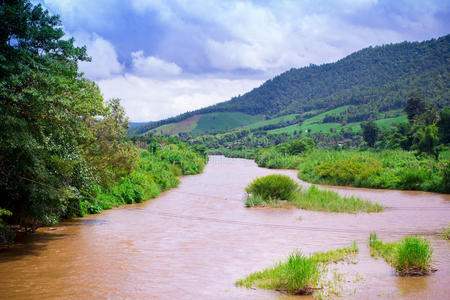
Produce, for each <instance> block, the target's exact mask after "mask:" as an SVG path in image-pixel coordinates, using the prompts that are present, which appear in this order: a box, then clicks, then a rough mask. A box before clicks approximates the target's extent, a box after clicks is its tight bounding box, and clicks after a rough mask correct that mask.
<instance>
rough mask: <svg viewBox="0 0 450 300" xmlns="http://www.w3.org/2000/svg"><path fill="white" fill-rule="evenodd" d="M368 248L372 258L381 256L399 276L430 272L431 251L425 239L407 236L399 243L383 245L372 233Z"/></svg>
mask: <svg viewBox="0 0 450 300" xmlns="http://www.w3.org/2000/svg"><path fill="white" fill-rule="evenodd" d="M369 247H370V254H371V255H372V256H374V257H378V256H381V257H382V258H383V259H384V260H385V261H386V262H387V263H388V264H390V265H391V266H392V267H394V268H395V270H396V272H397V273H398V274H399V275H400V276H419V275H426V274H429V273H430V272H431V271H432V268H431V258H432V255H433V249H432V248H431V245H430V242H429V241H428V240H427V239H424V238H420V237H417V236H407V237H405V238H403V239H402V240H401V241H399V242H393V243H383V242H382V241H380V240H379V239H378V238H377V235H376V234H375V233H372V234H370V238H369Z"/></svg>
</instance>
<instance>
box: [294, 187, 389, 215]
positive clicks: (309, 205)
mask: <svg viewBox="0 0 450 300" xmlns="http://www.w3.org/2000/svg"><path fill="white" fill-rule="evenodd" d="M293 203H294V204H295V206H297V207H298V208H301V209H307V210H317V211H329V212H346V213H358V212H368V213H369V212H382V211H383V206H381V205H380V204H378V203H372V202H370V201H367V200H362V199H360V198H357V197H354V196H351V197H342V196H340V195H339V194H338V193H336V192H335V191H330V190H319V189H318V188H317V187H316V186H314V185H312V186H311V187H310V188H309V189H307V190H304V191H303V190H301V191H300V192H298V193H297V194H296V198H295V199H294V201H293Z"/></svg>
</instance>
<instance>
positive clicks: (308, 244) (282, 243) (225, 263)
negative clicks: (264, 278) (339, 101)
mask: <svg viewBox="0 0 450 300" xmlns="http://www.w3.org/2000/svg"><path fill="white" fill-rule="evenodd" d="M273 173H278V174H286V175H289V176H291V177H292V178H296V171H293V170H268V169H263V168H258V167H257V166H256V164H255V163H254V162H252V161H250V160H243V159H230V158H224V157H220V156H212V157H211V159H210V162H209V164H208V165H207V166H206V168H205V170H204V172H203V173H202V174H200V175H195V176H187V177H183V178H182V179H181V184H180V186H179V187H178V188H176V189H173V190H170V191H168V192H165V193H163V194H162V195H161V196H160V197H158V198H157V199H153V200H150V201H148V202H146V203H141V204H136V205H128V206H124V207H120V208H117V209H113V210H109V211H105V212H103V213H102V214H99V215H91V216H87V217H85V218H80V219H75V220H71V221H68V222H63V223H60V224H58V225H57V226H55V227H54V228H41V229H39V231H38V232H37V233H36V234H34V235H31V236H28V237H24V238H21V239H20V240H19V241H18V243H17V244H16V245H15V246H14V247H12V248H10V249H6V250H2V251H0V287H1V292H0V298H2V299H49V298H50V299H51V298H59V299H61V298H66V299H72V298H96V299H105V298H109V299H111V298H121V299H123V298H128V299H278V298H279V297H280V294H279V293H277V292H273V291H265V290H255V289H245V288H237V287H235V286H234V282H235V281H236V280H237V279H240V278H242V277H244V276H245V275H247V274H249V273H250V272H253V271H257V270H260V269H262V268H265V267H268V266H270V265H272V264H273V263H274V262H276V261H277V260H279V259H283V258H285V257H286V256H287V255H288V254H289V253H290V252H291V251H293V250H295V249H298V250H301V251H303V252H304V253H311V252H315V251H325V250H330V249H335V248H339V247H346V246H350V245H351V243H352V242H353V241H354V240H355V241H357V242H358V245H359V247H360V254H359V255H358V258H357V261H358V263H357V264H350V265H339V266H337V267H336V268H338V270H339V272H342V273H343V274H344V277H345V280H346V282H345V287H346V288H345V290H344V296H345V298H355V299H361V298H363V299H372V298H373V299H380V298H392V299H399V298H404V299H427V298H428V299H445V298H446V297H447V296H448V295H449V294H450V243H449V242H447V241H443V240H441V239H440V238H439V237H438V236H437V232H439V231H440V230H442V229H443V228H445V227H446V226H447V224H448V222H450V196H449V195H441V194H434V193H424V192H404V191H387V190H370V189H357V188H347V187H344V188H336V187H329V188H333V189H335V190H336V191H338V192H339V193H341V194H343V195H356V196H359V197H362V198H364V199H367V200H371V201H376V202H379V203H380V204H382V205H384V206H386V207H387V209H386V211H385V212H383V213H372V214H366V213H362V214H356V215H353V214H337V213H324V212H312V211H304V210H299V209H273V208H252V209H248V208H245V206H244V200H245V194H244V189H245V186H247V184H248V183H249V182H250V181H251V180H253V179H254V178H256V177H260V176H264V175H268V174H273ZM296 180H297V181H298V182H300V181H299V180H298V179H296ZM302 184H304V185H308V184H306V183H302ZM370 232H377V234H378V235H379V237H380V238H381V239H383V240H385V241H392V240H396V239H398V238H400V237H402V236H403V235H405V234H416V233H419V234H422V235H425V236H427V237H428V238H429V239H431V240H432V244H433V247H434V250H435V253H434V265H435V266H436V268H438V271H437V272H436V273H434V274H433V275H431V276H428V277H418V278H401V277H397V276H395V274H394V273H393V271H392V269H391V267H390V266H388V265H387V264H386V263H385V262H384V261H383V260H381V259H378V260H374V259H373V258H371V257H370V255H369V251H368V248H367V241H368V238H369V233H370ZM347 281H349V282H347ZM293 298H294V297H293ZM295 298H297V297H295Z"/></svg>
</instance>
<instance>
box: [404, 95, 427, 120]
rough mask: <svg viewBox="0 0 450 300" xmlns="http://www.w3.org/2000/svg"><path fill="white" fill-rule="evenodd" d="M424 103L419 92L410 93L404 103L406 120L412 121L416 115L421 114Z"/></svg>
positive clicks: (424, 106)
mask: <svg viewBox="0 0 450 300" xmlns="http://www.w3.org/2000/svg"><path fill="white" fill-rule="evenodd" d="M425 109H426V103H425V102H424V101H423V99H422V95H421V94H420V93H417V92H415V93H412V94H411V95H410V96H409V98H408V100H407V101H406V105H405V108H404V110H405V112H406V114H407V115H408V120H409V122H410V123H413V122H414V121H415V120H416V118H417V116H418V115H421V114H422V113H424V112H425Z"/></svg>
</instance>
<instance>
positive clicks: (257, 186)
mask: <svg viewBox="0 0 450 300" xmlns="http://www.w3.org/2000/svg"><path fill="white" fill-rule="evenodd" d="M270 176H272V175H270ZM277 176H283V175H277ZM284 177H287V176H284ZM263 178H264V177H263ZM288 178H289V177H288ZM261 179H262V178H259V179H257V180H255V181H254V182H253V183H252V184H254V186H252V189H251V190H250V188H249V187H247V193H248V192H249V191H252V194H251V195H249V196H248V197H247V200H246V202H245V205H246V206H247V207H253V206H271V207H280V206H282V205H283V204H290V205H294V206H296V207H298V208H301V209H308V210H317V211H329V212H346V213H358V212H381V211H383V206H381V205H380V204H378V203H371V202H369V201H366V200H362V199H360V198H357V197H354V196H351V197H343V196H340V195H339V194H338V193H336V192H335V191H330V190H322V189H318V188H317V187H316V186H314V185H312V186H311V187H309V188H308V189H302V188H300V187H298V186H296V187H295V189H291V190H292V191H293V192H292V194H288V197H285V198H284V199H281V198H280V197H276V196H273V195H274V193H272V190H276V184H275V183H274V182H275V180H272V179H271V180H270V181H269V182H270V184H266V181H265V180H261ZM283 181H284V179H283ZM292 188H293V186H292ZM271 193H272V194H271ZM281 200H285V201H281Z"/></svg>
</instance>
